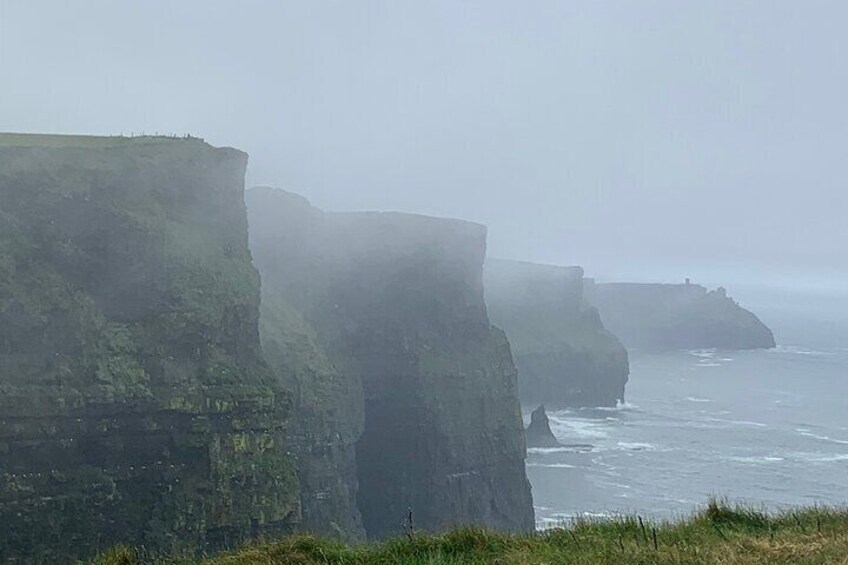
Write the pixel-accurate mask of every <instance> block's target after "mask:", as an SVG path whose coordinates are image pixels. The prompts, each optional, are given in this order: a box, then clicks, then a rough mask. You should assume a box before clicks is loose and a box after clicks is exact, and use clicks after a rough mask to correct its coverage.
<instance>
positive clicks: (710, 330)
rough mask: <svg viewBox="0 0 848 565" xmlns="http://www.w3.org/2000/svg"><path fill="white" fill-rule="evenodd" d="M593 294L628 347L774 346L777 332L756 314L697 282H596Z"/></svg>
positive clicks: (720, 290) (591, 288)
mask: <svg viewBox="0 0 848 565" xmlns="http://www.w3.org/2000/svg"><path fill="white" fill-rule="evenodd" d="M587 290H588V292H587V296H588V300H589V301H590V302H591V303H593V304H595V305H596V306H597V307H598V309H599V310H600V312H601V315H602V317H603V319H604V323H605V324H606V325H607V327H608V328H609V329H610V330H611V331H612V332H614V333H615V334H616V335H617V336H618V337H619V338H621V340H622V341H623V342H624V343H625V345H627V347H628V348H635V349H643V350H649V351H663V350H672V349H706V348H718V349H768V348H771V347H774V345H775V343H774V335H773V334H772V332H771V330H770V329H769V328H768V327H766V325H765V324H763V323H762V322H761V321H760V320H759V318H757V316H756V315H754V314H753V313H752V312H749V311H748V310H746V309H744V308H742V307H741V306H740V305H739V304H738V303H737V302H736V301H735V300H733V299H732V298H730V297H728V296H727V292H726V291H725V290H724V289H723V288H718V289H716V290H712V291H708V290H707V289H706V288H704V287H703V286H700V285H696V284H690V283H688V281H687V283H686V284H640V283H610V284H594V283H593V281H591V280H590V281H587Z"/></svg>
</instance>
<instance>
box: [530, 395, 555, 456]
mask: <svg viewBox="0 0 848 565" xmlns="http://www.w3.org/2000/svg"><path fill="white" fill-rule="evenodd" d="M524 435H525V437H526V438H527V447H559V446H561V445H562V444H561V443H560V442H559V441H557V438H556V437H555V436H554V433H553V432H552V431H551V423H550V421H549V420H548V415H547V414H546V413H545V406H544V405H543V404H540V405H539V407H538V408H536V409H535V410H533V412H531V413H530V425H529V426H527V430H526V431H525V434H524Z"/></svg>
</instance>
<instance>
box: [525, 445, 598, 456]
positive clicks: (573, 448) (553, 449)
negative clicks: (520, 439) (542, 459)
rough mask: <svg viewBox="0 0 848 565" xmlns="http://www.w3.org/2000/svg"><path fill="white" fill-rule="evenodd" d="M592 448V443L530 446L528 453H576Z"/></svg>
mask: <svg viewBox="0 0 848 565" xmlns="http://www.w3.org/2000/svg"><path fill="white" fill-rule="evenodd" d="M591 449H592V446H591V445H586V446H582V445H572V446H565V445H564V446H562V447H528V448H527V453H530V454H534V455H546V454H548V453H574V452H577V451H589V450H591Z"/></svg>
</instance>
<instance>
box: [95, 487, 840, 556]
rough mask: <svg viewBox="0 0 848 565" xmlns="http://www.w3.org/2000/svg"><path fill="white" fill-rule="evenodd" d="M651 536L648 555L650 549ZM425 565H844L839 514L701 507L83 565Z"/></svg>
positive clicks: (303, 540) (123, 552) (293, 541)
mask: <svg viewBox="0 0 848 565" xmlns="http://www.w3.org/2000/svg"><path fill="white" fill-rule="evenodd" d="M654 536H656V546H655V542H654ZM148 562H161V563H186V564H194V563H203V564H206V565H242V564H248V563H267V564H283V563H286V564H289V563H291V564H319V563H321V564H339V565H342V564H345V565H346V564H356V565H360V564H361V565H366V564H369V565H370V564H390V563H409V564H421V565H424V564H428V565H437V564H438V565H447V564H459V563H474V564H482V563H502V564H508V563H516V564H543V563H550V564H554V563H617V564H618V563H622V564H624V563H687V564H688V563H721V564H729V563H764V564H765V563H768V564H777V563H792V564H796V563H797V564H803V563H848V510H845V509H839V510H836V509H827V508H810V509H803V510H798V511H787V512H784V513H781V514H772V515H767V514H765V513H763V512H760V511H756V510H751V509H748V508H739V507H737V508H731V507H730V506H728V505H726V504H723V503H715V502H711V503H710V504H709V505H708V506H707V507H706V508H705V509H704V510H702V511H701V512H699V513H698V514H696V515H694V516H692V517H691V518H689V519H687V520H683V521H680V522H676V523H665V524H648V523H645V524H644V526H643V525H642V523H641V522H640V520H639V519H638V518H633V517H627V518H620V519H618V520H613V521H603V522H597V521H582V522H578V523H576V524H575V525H574V527H572V528H567V529H566V528H564V529H553V530H549V531H547V532H544V533H540V534H536V535H532V536H508V535H502V534H496V533H492V532H486V531H482V530H477V529H463V530H456V531H452V532H449V533H446V534H443V535H437V536H426V535H420V536H415V537H414V538H413V539H411V540H408V539H402V538H401V539H396V540H392V541H388V542H384V543H380V544H368V545H361V546H346V545H343V544H339V543H336V542H332V541H328V540H325V539H319V538H315V537H310V536H300V537H293V538H289V539H286V540H283V541H278V542H270V543H256V544H253V545H248V546H245V547H244V548H242V549H240V550H238V551H235V552H232V553H226V554H222V555H218V556H215V557H209V558H205V559H197V558H170V559H150V558H141V557H139V555H138V552H137V551H136V550H133V549H130V548H125V547H118V548H115V549H114V550H112V551H111V552H109V553H108V554H104V555H102V556H101V557H100V558H98V559H97V560H95V561H94V562H93V565H94V564H96V565H118V564H122V565H134V564H137V563H139V564H140V563H148Z"/></svg>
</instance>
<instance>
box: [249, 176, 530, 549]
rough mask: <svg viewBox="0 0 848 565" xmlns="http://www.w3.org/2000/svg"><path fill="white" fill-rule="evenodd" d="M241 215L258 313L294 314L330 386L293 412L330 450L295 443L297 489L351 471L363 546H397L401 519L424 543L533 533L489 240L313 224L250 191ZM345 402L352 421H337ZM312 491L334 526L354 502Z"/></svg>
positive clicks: (298, 208) (449, 230)
mask: <svg viewBox="0 0 848 565" xmlns="http://www.w3.org/2000/svg"><path fill="white" fill-rule="evenodd" d="M248 207H249V209H250V211H251V212H250V214H251V231H252V234H253V235H252V237H253V240H252V241H253V245H254V252H255V255H256V259H257V265H258V266H259V269H260V271H261V272H262V273H263V280H264V281H265V282H264V289H263V296H268V297H270V298H269V300H268V301H267V302H266V303H265V304H266V305H270V304H271V303H272V301H275V302H278V303H281V304H282V303H285V304H286V306H285V307H284V309H286V310H288V311H290V312H295V313H296V314H291V315H292V316H295V315H296V316H297V317H298V319H299V320H302V321H303V322H304V324H303V327H305V329H304V332H305V333H308V334H309V336H310V339H311V341H312V345H311V347H313V348H316V349H319V350H320V351H321V353H322V355H323V356H324V358H325V359H326V360H327V367H328V369H327V371H328V372H332V374H333V375H334V381H333V382H335V383H336V385H337V386H338V387H339V388H338V389H337V390H338V392H337V393H332V394H327V395H326V396H325V399H326V402H325V401H322V400H316V399H315V398H312V399H310V398H306V397H304V396H303V395H301V398H299V399H296V400H295V406H296V407H297V406H300V409H301V410H304V411H310V412H312V413H313V414H314V415H315V417H316V419H317V421H318V422H319V429H323V430H324V432H323V433H324V436H326V437H327V438H332V437H336V438H337V439H336V440H335V441H333V440H332V439H324V440H321V439H320V437H319V436H320V435H321V434H312V435H310V434H309V433H308V430H306V431H305V433H304V434H303V436H304V438H305V442H304V443H302V444H301V446H300V447H299V456H300V458H301V463H300V464H299V468H300V469H301V470H302V473H303V475H305V480H304V483H305V484H311V483H312V477H313V476H314V475H315V473H314V471H313V468H314V466H315V465H317V466H319V467H321V466H322V465H323V464H324V463H323V462H329V464H330V465H334V466H336V467H339V468H342V469H345V470H346V472H345V475H344V476H345V478H346V479H345V483H346V484H347V485H351V484H353V482H354V481H353V478H352V477H351V475H349V474H347V473H348V472H350V470H351V469H353V468H355V477H356V480H357V482H358V492H357V493H356V499H357V501H356V506H357V507H358V508H359V510H360V512H361V516H362V523H363V525H364V528H365V530H366V532H367V535H368V536H369V537H372V538H377V537H383V536H387V535H396V534H399V533H400V532H401V531H402V530H401V525H402V523H403V521H404V519H405V518H406V516H407V509H408V508H411V509H412V511H413V517H414V522H415V527H416V528H420V529H425V530H439V529H443V528H446V527H448V526H450V525H453V524H460V523H475V524H481V525H486V526H490V527H495V528H499V529H505V530H530V529H532V528H533V510H532V502H531V499H530V490H529V484H528V482H527V479H526V476H525V472H524V452H525V447H524V437H523V429H522V422H521V415H520V411H519V405H518V401H517V397H516V388H515V387H516V383H515V369H514V366H513V364H512V359H511V355H510V349H509V344H508V342H507V341H506V337H505V336H504V334H503V333H502V332H500V331H499V330H497V329H496V328H493V327H492V326H491V325H490V323H489V320H488V317H487V314H486V307H485V304H484V302H483V293H482V264H483V257H484V254H485V237H486V234H485V228H483V227H482V226H479V225H475V224H470V223H467V222H461V221H454V220H442V219H435V218H426V217H422V216H413V215H406V214H382V213H362V214H329V213H323V212H321V211H319V210H316V209H315V208H311V207H309V206H308V204H307V203H306V202H305V201H303V200H302V199H298V198H297V197H294V196H292V195H289V194H286V193H284V192H282V191H275V190H271V189H253V190H251V191H249V192H248ZM266 273H267V274H266ZM272 273H276V275H275V276H273V277H272V275H271V274H272ZM265 315H266V310H265V309H264V308H263V317H265ZM275 324H276V322H275V321H274V320H273V319H272V318H271V317H270V316H269V317H268V318H267V320H266V322H265V323H263V328H265V330H264V331H265V338H264V339H265V343H266V344H269V343H270V342H271V335H272V333H273V332H274V331H276V330H275V329H274V328H272V327H269V326H271V325H275ZM283 331H284V333H290V332H289V330H286V329H284V330H283ZM330 368H331V369H330ZM316 374H317V373H316V372H305V373H303V376H302V377H300V378H299V379H298V382H297V383H295V387H294V388H295V389H296V390H297V389H298V388H300V389H301V390H303V389H304V388H306V389H309V388H313V387H315V386H316V385H315V384H314V383H311V382H309V381H310V380H312V379H314V378H315V376H316ZM325 382H329V379H327V380H326V381H325ZM320 386H321V387H322V388H324V389H325V390H326V389H327V388H328V385H320ZM334 386H335V385H334ZM341 391H350V392H349V393H348V392H345V393H343V394H342V392H341ZM359 391H361V396H360V395H359ZM342 396H343V398H342ZM346 402H347V403H354V402H359V403H361V408H360V409H359V410H354V409H349V410H348V411H347V412H338V411H337V410H336V408H335V407H336V406H338V405H340V404H345V403H346ZM360 410H361V412H360ZM333 414H336V415H339V414H343V415H344V417H338V416H337V417H336V418H335V419H334V420H331V419H329V418H330V417H331V416H332V415H333ZM360 414H361V416H362V418H363V419H362V423H360V420H359V417H360ZM295 417H297V416H295ZM311 426H312V424H308V425H307V426H305V427H306V428H310V427H311ZM339 428H341V429H339ZM342 430H344V432H346V433H347V435H345V433H343V431H342ZM357 434H358V435H359V437H358V441H356V443H355V445H353V444H351V441H352V440H353V439H354V436H356V435H357ZM317 444H322V445H326V446H330V445H332V446H334V447H333V450H334V452H335V453H336V455H337V457H333V458H325V459H322V458H321V456H320V455H318V456H316V455H315V451H316V449H315V446H316V445H317ZM351 445H352V446H353V451H354V453H355V455H354V459H355V465H352V464H351V461H350V459H349V457H350V449H349V448H350V447H351ZM304 459H306V460H304ZM316 460H318V463H316ZM302 479H304V477H302ZM319 483H320V481H315V483H314V484H319ZM319 488H322V489H324V491H325V492H327V493H328V497H327V498H325V501H326V500H328V499H330V498H334V499H335V500H336V502H333V503H328V506H334V507H335V510H336V512H335V514H336V515H338V511H341V510H344V509H346V508H349V507H350V506H351V503H350V501H349V499H345V497H346V496H350V495H352V493H353V492H354V489H351V488H333V486H332V485H329V486H326V488H325V485H321V486H320V487H319ZM316 494H317V493H314V492H305V493H304V497H305V499H306V500H305V501H304V515H305V516H308V514H309V510H308V509H309V506H310V504H313V503H311V502H309V499H313V500H315V501H316V502H315V505H316V506H318V505H319V503H318V501H317V499H318V497H317V496H316ZM330 514H333V512H331V513H330ZM344 520H345V518H344V517H339V518H338V521H339V522H343V521H344ZM318 522H320V520H318ZM312 525H313V526H320V524H318V523H316V522H315V521H313V522H312Z"/></svg>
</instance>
